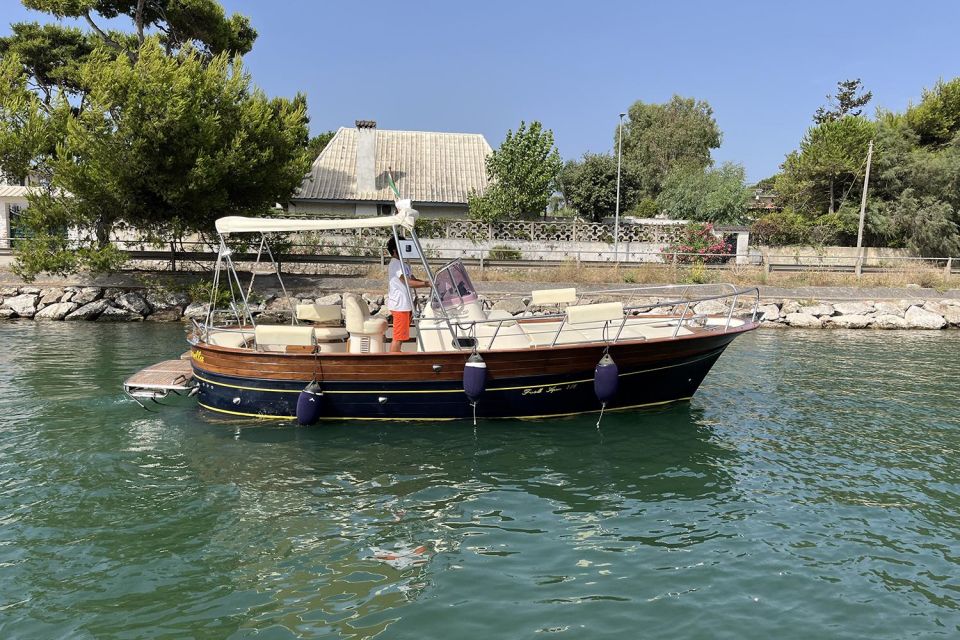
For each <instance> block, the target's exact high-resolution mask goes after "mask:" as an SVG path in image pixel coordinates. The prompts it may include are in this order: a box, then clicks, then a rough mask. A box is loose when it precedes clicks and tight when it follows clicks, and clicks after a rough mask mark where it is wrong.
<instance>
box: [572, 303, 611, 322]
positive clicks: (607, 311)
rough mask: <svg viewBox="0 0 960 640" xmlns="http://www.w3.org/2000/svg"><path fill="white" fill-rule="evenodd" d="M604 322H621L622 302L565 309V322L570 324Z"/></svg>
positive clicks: (583, 305) (581, 305) (582, 305)
mask: <svg viewBox="0 0 960 640" xmlns="http://www.w3.org/2000/svg"><path fill="white" fill-rule="evenodd" d="M606 320H616V321H618V322H619V321H621V320H623V303H622V302H600V303H597V304H579V305H574V306H570V307H567V322H569V323H570V324H581V323H584V322H603V321H606Z"/></svg>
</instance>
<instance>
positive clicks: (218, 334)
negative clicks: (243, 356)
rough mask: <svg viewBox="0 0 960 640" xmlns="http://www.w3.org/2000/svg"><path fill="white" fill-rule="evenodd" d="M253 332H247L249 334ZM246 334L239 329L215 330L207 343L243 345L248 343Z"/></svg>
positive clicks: (231, 345) (223, 345) (226, 345)
mask: <svg viewBox="0 0 960 640" xmlns="http://www.w3.org/2000/svg"><path fill="white" fill-rule="evenodd" d="M249 335H252V334H249V333H248V334H246V336H249ZM246 336H245V335H244V334H242V333H239V332H237V331H215V332H213V333H211V334H210V337H209V338H207V344H213V345H216V346H218V347H234V348H238V347H242V346H244V345H245V344H246V343H247V339H246Z"/></svg>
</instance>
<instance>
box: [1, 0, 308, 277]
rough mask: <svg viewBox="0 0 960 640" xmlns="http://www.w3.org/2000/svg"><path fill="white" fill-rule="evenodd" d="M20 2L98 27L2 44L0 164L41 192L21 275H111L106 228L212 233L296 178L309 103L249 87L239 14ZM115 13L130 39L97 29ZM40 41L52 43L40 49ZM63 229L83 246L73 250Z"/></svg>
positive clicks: (34, 31)
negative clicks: (125, 21)
mask: <svg viewBox="0 0 960 640" xmlns="http://www.w3.org/2000/svg"><path fill="white" fill-rule="evenodd" d="M25 4H27V5H28V6H31V7H32V8H39V9H43V10H47V11H49V12H50V13H53V14H54V15H56V16H73V17H83V18H84V19H85V20H86V21H87V22H88V24H90V25H91V28H92V29H93V31H92V32H90V33H87V34H83V33H80V32H78V31H77V30H69V29H60V28H59V27H55V28H53V29H46V28H38V27H37V28H34V27H35V25H34V26H33V27H24V28H21V29H20V30H19V32H18V31H17V30H16V29H15V31H14V35H13V36H11V37H9V38H6V39H3V41H2V43H0V86H2V87H3V89H4V90H3V91H2V92H0V116H2V117H0V166H4V167H8V169H7V170H8V171H11V172H16V173H17V174H19V175H32V176H39V177H41V179H42V180H41V181H42V184H43V185H45V186H46V187H47V190H46V191H45V192H43V193H40V194H35V195H33V196H31V199H30V208H29V209H28V211H27V214H26V216H25V222H26V225H27V227H28V228H29V231H30V232H31V234H32V236H33V237H32V239H30V240H29V241H28V242H27V244H25V245H24V246H23V247H22V248H21V250H20V251H19V253H18V263H17V269H18V270H19V272H20V273H21V274H22V275H24V276H25V277H32V276H33V275H34V274H35V273H37V272H38V271H41V270H49V269H52V270H54V271H58V272H64V271H72V270H75V269H80V268H89V269H93V270H97V269H103V268H110V267H111V266H112V265H114V264H115V260H116V258H118V254H117V253H116V251H115V250H114V249H113V248H112V246H111V245H110V244H109V240H110V237H111V233H113V232H115V231H118V230H122V229H124V228H128V227H133V228H136V229H137V231H139V232H143V233H147V234H152V236H153V238H155V239H159V238H165V239H177V238H180V237H182V236H183V235H184V234H185V233H189V232H200V233H204V232H209V231H210V230H212V226H213V220H214V219H215V218H216V217H219V216H222V215H229V214H231V213H233V214H241V213H259V212H261V211H263V210H265V209H266V208H268V207H269V206H270V205H272V204H274V203H275V202H278V201H285V200H286V199H287V198H288V197H289V195H290V194H291V193H292V192H293V190H294V189H295V188H296V186H297V185H298V184H299V183H300V181H301V179H302V177H303V174H304V173H305V172H306V170H307V168H308V166H309V160H310V159H309V158H308V157H307V155H306V152H305V150H306V144H307V139H308V137H307V116H306V105H305V99H304V98H303V96H297V97H296V98H294V99H293V100H287V99H269V98H267V96H265V95H264V94H263V92H262V91H260V90H258V89H255V88H254V87H252V86H251V81H250V76H249V75H248V74H247V73H246V72H245V71H244V70H243V66H242V63H241V61H240V59H239V57H238V56H239V54H240V53H243V52H245V51H247V50H249V48H250V45H252V43H253V39H254V38H255V35H256V34H255V32H254V31H253V30H252V29H250V28H249V24H248V22H247V20H246V18H243V17H240V16H233V17H231V18H229V19H227V18H225V17H224V14H223V10H222V8H220V5H219V4H217V3H216V2H213V1H212V0H189V1H188V0H169V1H168V0H155V1H150V2H144V1H139V2H138V1H135V0H130V1H127V0H82V1H81V0H59V1H57V0H28V1H26V2H25ZM93 14H96V15H97V16H98V17H97V18H95V17H94V16H93ZM121 15H127V16H130V17H131V18H132V20H133V22H134V26H135V29H136V33H134V34H123V33H120V32H114V31H109V32H108V31H104V30H103V29H102V28H100V26H99V25H98V24H97V20H99V18H108V19H109V18H116V17H118V16H121ZM58 29H60V30H58ZM147 29H149V32H146V30H147ZM47 41H49V42H56V43H60V46H59V47H58V48H57V49H56V50H55V51H50V52H48V53H45V52H44V51H43V50H42V47H41V46H40V45H39V44H38V43H41V44H42V43H43V42H47ZM88 45H89V47H88ZM67 228H70V229H73V230H74V231H75V232H76V235H78V236H79V238H78V239H75V240H74V241H72V242H69V243H68V242H67V240H66V237H65V229H67Z"/></svg>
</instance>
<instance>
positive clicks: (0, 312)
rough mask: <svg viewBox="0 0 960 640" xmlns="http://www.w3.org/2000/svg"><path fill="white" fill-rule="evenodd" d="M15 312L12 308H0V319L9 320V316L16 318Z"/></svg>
mask: <svg viewBox="0 0 960 640" xmlns="http://www.w3.org/2000/svg"><path fill="white" fill-rule="evenodd" d="M16 317H17V312H16V311H14V310H13V309H0V320H9V319H10V318H16Z"/></svg>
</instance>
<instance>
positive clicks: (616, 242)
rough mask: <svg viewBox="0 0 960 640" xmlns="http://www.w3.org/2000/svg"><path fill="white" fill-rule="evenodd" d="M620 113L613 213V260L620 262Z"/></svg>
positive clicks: (621, 126) (621, 142)
mask: <svg viewBox="0 0 960 640" xmlns="http://www.w3.org/2000/svg"><path fill="white" fill-rule="evenodd" d="M625 115H627V114H625V113H621V114H620V125H619V126H618V127H617V131H618V133H617V137H618V140H617V209H616V213H614V215H613V260H614V262H620V159H621V157H622V156H623V116H625Z"/></svg>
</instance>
